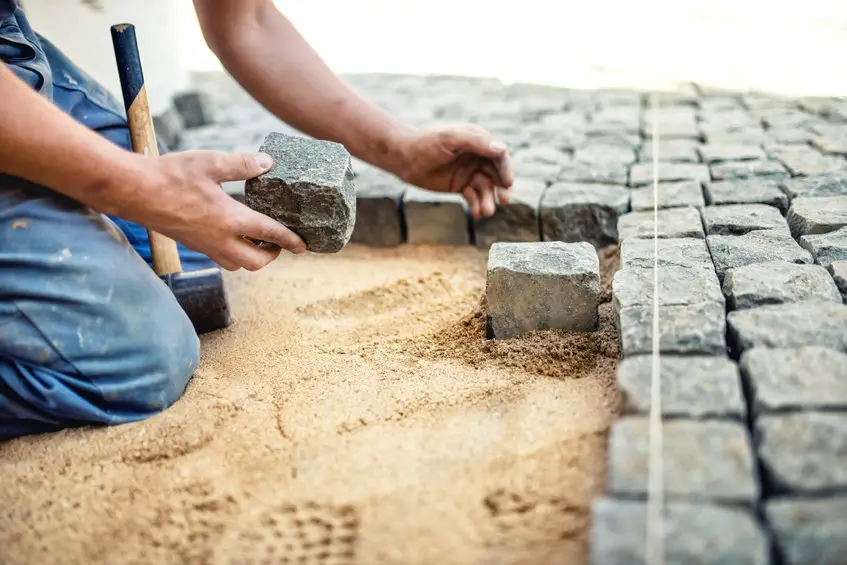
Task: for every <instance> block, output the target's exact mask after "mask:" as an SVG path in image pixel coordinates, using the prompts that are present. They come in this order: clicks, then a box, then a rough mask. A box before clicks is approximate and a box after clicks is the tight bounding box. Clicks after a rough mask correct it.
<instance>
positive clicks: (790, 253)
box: [706, 230, 814, 281]
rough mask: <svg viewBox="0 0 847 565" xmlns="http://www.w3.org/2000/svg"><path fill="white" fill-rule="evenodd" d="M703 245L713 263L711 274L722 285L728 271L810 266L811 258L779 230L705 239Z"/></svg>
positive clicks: (789, 236) (715, 236)
mask: <svg viewBox="0 0 847 565" xmlns="http://www.w3.org/2000/svg"><path fill="white" fill-rule="evenodd" d="M706 243H708V244H709V251H711V253H712V259H713V260H714V262H715V270H716V271H717V273H718V277H719V278H720V279H721V281H723V279H724V275H725V274H726V272H727V271H728V270H729V269H735V268H738V267H743V266H744V265H752V264H754V263H767V262H770V261H784V262H787V263H798V264H802V263H805V264H811V263H813V262H814V261H813V260H812V255H811V253H809V252H808V251H806V250H805V249H803V248H802V247H800V245H799V244H798V243H797V242H796V241H794V239H792V237H791V234H789V233H788V232H786V231H783V230H755V231H751V232H748V233H746V234H744V235H708V236H706Z"/></svg>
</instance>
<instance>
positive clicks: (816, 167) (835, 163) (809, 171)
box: [768, 145, 847, 177]
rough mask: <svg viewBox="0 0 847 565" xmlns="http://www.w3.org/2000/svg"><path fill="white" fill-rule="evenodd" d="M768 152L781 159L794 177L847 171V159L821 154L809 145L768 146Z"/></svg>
mask: <svg viewBox="0 0 847 565" xmlns="http://www.w3.org/2000/svg"><path fill="white" fill-rule="evenodd" d="M768 152H769V153H770V155H771V157H773V158H775V159H778V160H779V161H781V162H782V164H783V165H785V167H786V168H787V169H788V171H789V172H790V173H791V176H794V177H811V176H815V175H825V174H830V173H839V174H841V173H845V172H847V161H845V160H844V159H842V158H841V157H834V156H830V155H821V154H820V153H818V152H817V151H815V150H814V149H812V148H811V147H809V146H805V145H780V146H774V147H770V148H768Z"/></svg>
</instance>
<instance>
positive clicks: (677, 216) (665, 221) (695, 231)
mask: <svg viewBox="0 0 847 565" xmlns="http://www.w3.org/2000/svg"><path fill="white" fill-rule="evenodd" d="M656 218H657V222H656V224H657V225H658V235H657V237H660V238H664V239H668V238H680V237H694V238H698V239H704V238H705V237H706V236H705V234H704V232H703V220H702V219H701V217H700V212H699V211H698V210H697V209H696V208H668V209H665V210H658V211H657V212H656ZM653 224H654V222H653V212H652V211H650V212H648V211H644V212H630V213H628V214H624V215H622V216H621V217H620V218H618V240H619V241H623V240H625V239H629V238H652V237H653V236H654V234H655V233H656V230H654V225H653Z"/></svg>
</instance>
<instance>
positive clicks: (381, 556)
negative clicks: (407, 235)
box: [0, 245, 618, 565]
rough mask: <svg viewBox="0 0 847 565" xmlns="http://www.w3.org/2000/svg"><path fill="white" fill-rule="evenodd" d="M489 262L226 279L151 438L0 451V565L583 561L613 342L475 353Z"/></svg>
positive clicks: (391, 259) (290, 263)
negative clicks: (227, 320) (220, 327)
mask: <svg viewBox="0 0 847 565" xmlns="http://www.w3.org/2000/svg"><path fill="white" fill-rule="evenodd" d="M485 257H486V255H485V253H483V252H480V251H477V250H475V249H472V248H470V247H467V248H429V247H409V246H404V247H401V248H397V249H392V250H373V249H367V248H363V247H359V246H356V245H351V246H349V247H348V248H347V249H345V250H344V251H342V252H341V253H339V254H337V255H333V256H319V255H307V256H303V257H296V258H295V257H283V258H281V259H280V260H278V261H277V262H276V263H275V264H273V265H271V266H270V267H268V268H266V269H264V270H262V271H259V272H257V273H246V272H244V273H237V274H230V275H229V277H228V284H229V294H230V299H231V301H232V303H233V311H234V316H235V318H236V320H235V323H234V325H233V326H232V327H231V328H229V329H228V330H226V331H223V332H219V333H217V334H215V335H210V336H204V338H203V359H202V362H201V367H200V369H199V371H198V372H197V374H196V375H195V377H194V378H193V379H192V381H191V383H190V384H189V388H188V390H187V392H186V394H185V396H184V397H183V399H182V400H180V401H179V402H178V403H177V404H176V405H174V406H173V407H172V408H170V409H169V410H167V411H165V412H164V413H162V414H160V415H158V416H156V417H154V418H151V419H149V420H147V421H144V422H140V423H136V424H129V425H124V426H119V427H114V428H85V429H75V430H65V431H62V432H59V433H55V434H47V435H43V436H35V437H28V438H21V439H16V440H12V441H8V442H5V443H2V444H0V477H2V485H3V486H2V488H0V563H2V564H3V565H33V564H38V565H51V564H62V565H66V564H75V563H86V564H92V563H96V564H100V563H103V564H106V563H108V564H110V565H118V564H129V563H135V564H142V563H143V564H147V563H150V564H154V563H155V564H162V565H165V564H171V563H173V564H177V563H179V564H215V565H218V564H220V565H235V564H258V563H273V564H276V563H299V564H344V565H347V564H354V563H360V564H367V565H375V564H384V563H385V564H387V563H391V564H433V563H438V564H441V565H449V564H457V565H458V564H482V563H489V564H495V563H496V564H513V563H514V564H517V563H521V564H523V563H525V564H530V563H532V564H537V563H544V564H547V563H561V564H569V565H577V564H579V563H584V562H585V555H586V550H587V547H586V543H587V539H586V534H587V531H588V527H589V519H590V515H589V511H588V504H589V502H590V501H591V499H592V498H593V497H594V496H596V495H597V494H598V493H599V492H600V491H601V490H602V485H603V480H604V476H603V474H604V465H605V449H606V432H607V429H608V427H609V425H610V423H611V420H612V419H613V418H614V414H615V412H616V410H617V395H616V391H615V389H614V369H615V367H616V365H617V362H618V343H617V334H616V332H615V329H614V327H613V323H612V320H611V311H610V310H611V309H610V303H609V298H610V296H609V292H608V291H609V285H610V280H611V273H612V272H613V270H614V269H615V268H616V265H617V256H616V254H615V253H614V252H613V250H612V252H610V253H603V257H604V262H603V268H604V277H603V280H604V285H605V290H606V296H605V300H606V302H605V303H604V304H603V305H602V306H601V321H600V324H601V329H600V330H599V331H598V332H595V333H592V334H568V333H565V332H554V331H550V332H540V333H537V334H534V335H529V336H527V337H525V338H521V339H518V340H515V341H513V342H510V343H491V342H488V343H486V342H485V341H484V339H483V335H484V328H483V319H484V316H483V315H482V313H481V304H482V301H481V298H482V291H483V288H484V284H485Z"/></svg>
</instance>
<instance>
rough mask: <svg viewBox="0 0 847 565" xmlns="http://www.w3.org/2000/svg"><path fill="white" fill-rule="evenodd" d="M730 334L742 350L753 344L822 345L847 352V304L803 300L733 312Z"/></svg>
mask: <svg viewBox="0 0 847 565" xmlns="http://www.w3.org/2000/svg"><path fill="white" fill-rule="evenodd" d="M726 321H727V327H728V330H729V331H728V337H729V340H730V342H731V344H732V345H733V347H734V349H735V350H736V351H737V352H738V353H739V354H741V353H743V352H744V351H746V350H748V349H750V348H753V347H773V348H780V347H803V346H806V345H820V346H822V347H831V348H833V349H836V350H838V351H845V352H847V305H844V304H836V303H834V302H801V303H795V304H775V305H769V306H759V307H758V308H750V309H748V310H738V311H735V312H730V313H729V314H728V315H727V317H726Z"/></svg>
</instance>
